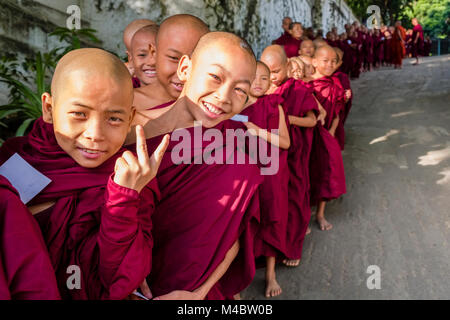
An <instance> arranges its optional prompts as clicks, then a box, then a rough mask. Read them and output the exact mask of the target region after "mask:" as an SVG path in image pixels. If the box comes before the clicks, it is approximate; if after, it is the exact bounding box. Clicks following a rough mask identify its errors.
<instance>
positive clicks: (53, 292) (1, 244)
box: [0, 175, 60, 300]
mask: <svg viewBox="0 0 450 320" xmlns="http://www.w3.org/2000/svg"><path fill="white" fill-rule="evenodd" d="M0 253H1V254H0V300H10V299H12V300H19V299H20V300H57V299H60V296H59V292H58V286H57V284H56V278H55V272H54V271H53V267H52V264H51V262H50V259H49V257H48V252H47V248H46V246H45V243H44V240H43V239H42V235H41V230H40V229H39V225H38V224H37V222H36V221H35V219H34V218H33V216H32V215H31V213H30V211H29V210H28V209H27V207H26V206H25V205H24V204H23V202H22V200H20V197H19V193H18V192H17V190H16V189H15V188H14V187H13V186H12V185H11V183H10V182H9V181H8V180H7V179H6V178H5V177H3V176H2V175H0Z"/></svg>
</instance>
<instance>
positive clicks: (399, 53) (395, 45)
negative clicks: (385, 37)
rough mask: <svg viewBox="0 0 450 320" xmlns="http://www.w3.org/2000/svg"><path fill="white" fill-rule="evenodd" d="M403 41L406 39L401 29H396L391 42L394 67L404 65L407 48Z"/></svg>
mask: <svg viewBox="0 0 450 320" xmlns="http://www.w3.org/2000/svg"><path fill="white" fill-rule="evenodd" d="M399 33H400V35H399ZM403 40H404V38H403V36H402V31H401V29H400V28H399V27H396V28H395V31H394V34H393V35H392V40H391V47H392V50H391V51H392V63H393V64H394V65H400V66H401V65H402V61H403V56H404V54H405V46H404V44H403Z"/></svg>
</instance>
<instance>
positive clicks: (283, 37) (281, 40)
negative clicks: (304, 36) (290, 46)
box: [273, 31, 292, 46]
mask: <svg viewBox="0 0 450 320" xmlns="http://www.w3.org/2000/svg"><path fill="white" fill-rule="evenodd" d="M290 38H292V36H291V34H290V33H289V32H287V31H285V32H284V33H283V34H282V35H281V36H280V37H279V38H278V39H276V40H274V41H273V43H274V44H278V45H280V46H284V44H285V43H286V42H288V40H289V39H290Z"/></svg>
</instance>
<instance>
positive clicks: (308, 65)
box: [299, 56, 315, 82]
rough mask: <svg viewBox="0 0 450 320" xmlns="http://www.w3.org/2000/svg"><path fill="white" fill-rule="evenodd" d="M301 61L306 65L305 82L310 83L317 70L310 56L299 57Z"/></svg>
mask: <svg viewBox="0 0 450 320" xmlns="http://www.w3.org/2000/svg"><path fill="white" fill-rule="evenodd" d="M299 59H300V60H301V61H302V62H303V63H304V65H305V74H304V75H303V78H304V81H305V82H308V81H309V80H310V77H311V76H312V75H313V74H314V72H315V70H314V67H313V65H312V58H310V57H308V56H299Z"/></svg>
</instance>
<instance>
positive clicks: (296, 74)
mask: <svg viewBox="0 0 450 320" xmlns="http://www.w3.org/2000/svg"><path fill="white" fill-rule="evenodd" d="M290 64H291V69H290V72H289V74H290V76H291V77H292V78H294V79H295V80H299V79H301V78H303V76H304V70H303V68H302V66H300V65H299V64H298V63H297V62H296V61H295V60H292V61H291V63H290Z"/></svg>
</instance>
